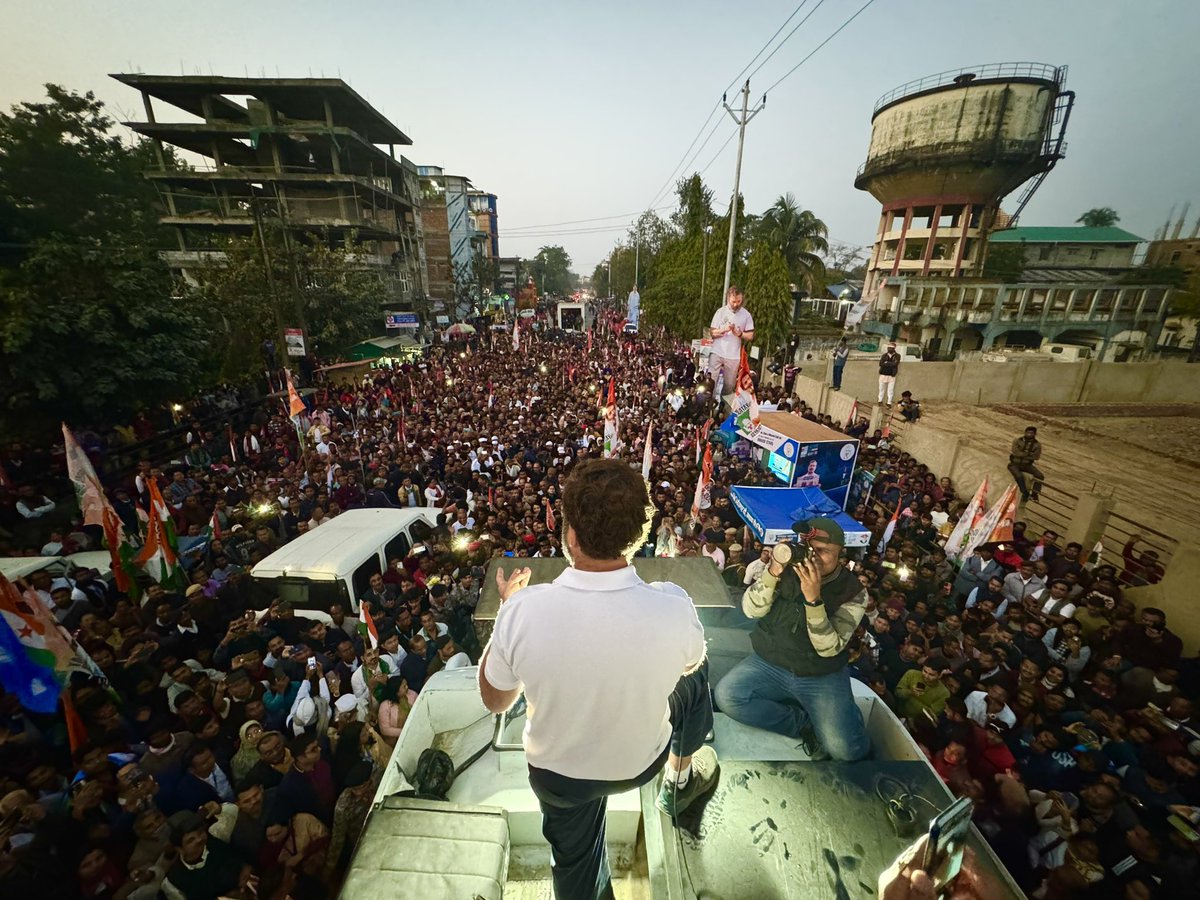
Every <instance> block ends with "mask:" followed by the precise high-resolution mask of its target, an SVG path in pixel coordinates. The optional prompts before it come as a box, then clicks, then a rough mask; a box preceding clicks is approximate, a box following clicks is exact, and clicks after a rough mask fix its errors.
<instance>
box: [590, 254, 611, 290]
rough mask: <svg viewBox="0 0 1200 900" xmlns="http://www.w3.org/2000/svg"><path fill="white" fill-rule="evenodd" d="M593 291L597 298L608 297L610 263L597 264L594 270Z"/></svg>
mask: <svg viewBox="0 0 1200 900" xmlns="http://www.w3.org/2000/svg"><path fill="white" fill-rule="evenodd" d="M592 291H593V293H595V295H596V296H597V297H607V296H608V261H607V260H605V261H602V262H598V263H596V268H594V269H592Z"/></svg>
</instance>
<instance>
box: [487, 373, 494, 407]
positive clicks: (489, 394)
mask: <svg viewBox="0 0 1200 900" xmlns="http://www.w3.org/2000/svg"><path fill="white" fill-rule="evenodd" d="M495 402H496V398H495V396H493V394H492V379H490V378H489V379H488V409H491V408H492V405H493V404H494V403H495Z"/></svg>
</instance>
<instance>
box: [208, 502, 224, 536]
mask: <svg viewBox="0 0 1200 900" xmlns="http://www.w3.org/2000/svg"><path fill="white" fill-rule="evenodd" d="M208 536H209V537H210V538H211V539H212V540H214V541H219V540H221V538H222V537H224V534H223V533H222V531H221V517H220V516H219V515H217V508H216V507H215V506H214V507H213V514H212V518H211V519H209V520H208Z"/></svg>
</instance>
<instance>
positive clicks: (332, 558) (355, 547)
mask: <svg viewBox="0 0 1200 900" xmlns="http://www.w3.org/2000/svg"><path fill="white" fill-rule="evenodd" d="M418 520H422V521H425V522H428V523H430V524H434V523H435V522H436V511H435V510H432V509H429V510H426V509H423V508H421V509H350V510H347V511H346V512H344V513H342V514H340V515H338V516H337V517H335V518H333V519H330V520H328V521H327V522H326V523H325V524H323V525H320V526H318V527H317V528H316V529H314V530H313V531H308V532H305V533H304V534H302V535H300V536H299V537H298V538H296V539H295V540H294V541H291V542H289V543H287V544H284V545H283V546H282V547H280V548H279V549H278V550H276V551H275V552H274V553H272V554H271V555H270V556H268V557H267V558H266V559H264V560H263V561H262V562H260V563H259V564H258V565H256V566H255V567H254V568H253V569H252V570H251V572H250V574H251V575H253V576H254V577H256V578H276V577H278V576H280V575H305V576H308V577H314V576H315V577H318V578H321V579H323V580H330V579H333V578H338V577H340V576H342V575H347V574H349V573H350V572H352V571H353V570H354V569H355V568H356V567H358V566H359V565H360V564H361V563H362V561H363V560H364V559H366V557H367V556H368V555H369V554H370V553H371V551H372V550H374V549H375V548H377V547H378V546H379V545H380V544H382V543H385V542H386V541H388V540H390V539H391V537H392V536H393V535H395V534H398V533H399V532H401V531H403V530H404V529H405V528H407V527H408V526H409V525H411V524H412V523H413V522H415V521H418Z"/></svg>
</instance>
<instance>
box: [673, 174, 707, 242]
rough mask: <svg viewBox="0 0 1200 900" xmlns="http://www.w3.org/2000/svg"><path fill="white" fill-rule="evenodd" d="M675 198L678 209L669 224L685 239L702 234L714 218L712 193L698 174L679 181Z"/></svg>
mask: <svg viewBox="0 0 1200 900" xmlns="http://www.w3.org/2000/svg"><path fill="white" fill-rule="evenodd" d="M675 196H676V197H677V198H678V199H679V209H677V210H676V211H675V212H674V213H673V214H672V215H671V223H672V224H673V225H674V226H675V227H676V228H677V229H678V230H679V232H680V233H681V234H683V235H684V236H687V237H691V236H693V235H697V234H700V233H702V232H703V231H704V227H705V226H706V225H710V224H711V223H712V220H713V218H714V215H713V208H712V200H713V192H712V191H711V190H709V189H708V188H707V187H705V185H704V182H703V180H701V178H700V175H699V174H697V173H693V174H692V175H691V177H689V178H681V179H679V182H678V183H677V184H676V185H675Z"/></svg>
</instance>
